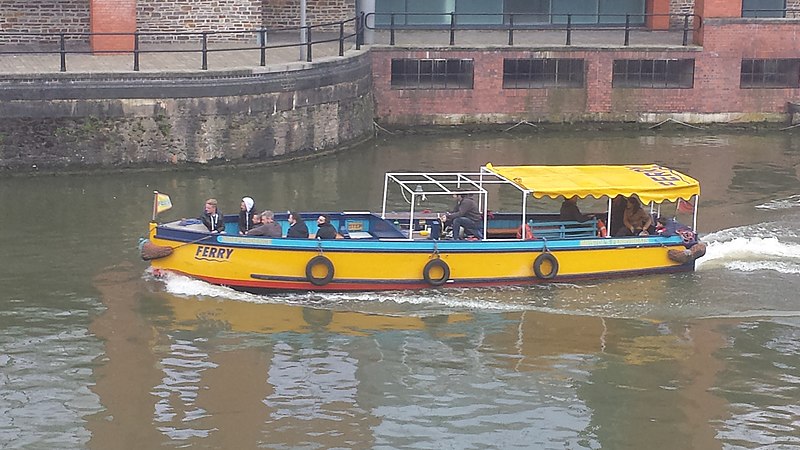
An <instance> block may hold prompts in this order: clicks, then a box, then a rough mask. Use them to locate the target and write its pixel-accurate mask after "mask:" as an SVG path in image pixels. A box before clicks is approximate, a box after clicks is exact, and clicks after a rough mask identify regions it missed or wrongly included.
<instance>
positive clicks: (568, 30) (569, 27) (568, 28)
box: [567, 14, 572, 45]
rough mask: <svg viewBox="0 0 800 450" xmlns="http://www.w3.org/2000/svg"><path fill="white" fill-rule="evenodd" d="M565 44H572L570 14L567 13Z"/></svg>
mask: <svg viewBox="0 0 800 450" xmlns="http://www.w3.org/2000/svg"><path fill="white" fill-rule="evenodd" d="M567 45H572V14H567Z"/></svg>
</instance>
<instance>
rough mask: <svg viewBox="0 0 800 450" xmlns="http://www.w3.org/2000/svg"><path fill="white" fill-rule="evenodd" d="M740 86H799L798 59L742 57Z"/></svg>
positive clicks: (799, 69)
mask: <svg viewBox="0 0 800 450" xmlns="http://www.w3.org/2000/svg"><path fill="white" fill-rule="evenodd" d="M740 87H742V88H743V89H752V88H796V87H800V59H743V60H742V75H741V83H740Z"/></svg>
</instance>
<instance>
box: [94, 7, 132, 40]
mask: <svg viewBox="0 0 800 450" xmlns="http://www.w3.org/2000/svg"><path fill="white" fill-rule="evenodd" d="M89 14H90V16H91V19H90V30H91V32H92V33H93V35H92V36H91V38H90V39H89V44H90V46H91V49H92V51H93V52H96V53H97V52H107V51H132V50H133V40H134V38H133V35H114V34H94V33H133V32H135V31H136V0H90V2H89Z"/></svg>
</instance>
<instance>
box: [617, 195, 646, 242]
mask: <svg viewBox="0 0 800 450" xmlns="http://www.w3.org/2000/svg"><path fill="white" fill-rule="evenodd" d="M622 222H623V223H624V224H625V235H626V236H637V235H638V236H647V235H648V234H650V233H648V231H647V230H648V229H649V228H650V226H651V225H653V217H652V216H650V214H649V213H648V212H647V211H645V210H644V208H642V202H640V201H639V199H638V198H636V197H630V198H628V204H627V206H625V214H624V215H623V217H622Z"/></svg>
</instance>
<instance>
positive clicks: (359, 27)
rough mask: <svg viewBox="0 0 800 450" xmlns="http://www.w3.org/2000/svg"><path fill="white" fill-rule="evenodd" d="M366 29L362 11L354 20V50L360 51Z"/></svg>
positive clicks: (365, 19) (365, 18) (364, 16)
mask: <svg viewBox="0 0 800 450" xmlns="http://www.w3.org/2000/svg"><path fill="white" fill-rule="evenodd" d="M366 27H367V17H366V15H364V11H361V13H360V14H359V15H358V18H357V19H356V50H361V44H362V43H363V42H364V29H365V28H366Z"/></svg>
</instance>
